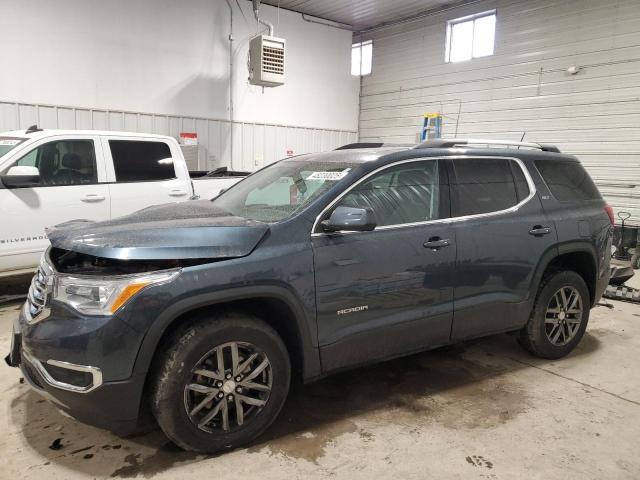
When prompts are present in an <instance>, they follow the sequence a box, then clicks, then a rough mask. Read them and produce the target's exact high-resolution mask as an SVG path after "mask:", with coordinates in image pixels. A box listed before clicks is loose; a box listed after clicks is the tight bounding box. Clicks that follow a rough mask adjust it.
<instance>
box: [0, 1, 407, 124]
mask: <svg viewBox="0 0 640 480" xmlns="http://www.w3.org/2000/svg"><path fill="white" fill-rule="evenodd" d="M416 1H417V0H416ZM228 3H229V4H231V6H232V7H233V10H232V11H233V39H234V42H233V52H232V53H230V50H229V35H230V33H231V31H230V28H231V25H230V20H231V15H230V12H231V11H230V10H229V7H228ZM240 9H242V12H241V11H240ZM260 13H261V15H262V16H263V17H264V18H265V19H266V20H269V21H271V22H273V23H274V25H275V35H277V36H279V37H283V38H285V39H286V41H287V51H286V55H287V65H286V70H287V72H286V75H287V81H286V83H285V85H283V86H280V87H277V88H265V89H263V88H260V87H256V86H253V85H249V83H248V81H247V76H248V71H247V53H248V48H249V39H250V38H251V37H253V36H254V35H255V34H256V32H258V25H257V24H256V21H255V19H254V18H253V12H252V10H251V2H247V1H246V0H242V1H240V2H236V1H231V2H226V1H225V0H181V1H162V2H158V1H157V0H135V1H131V0H109V1H106V2H105V1H103V0H64V1H62V2H56V1H43V0H0V19H1V23H2V28H0V45H2V47H3V49H2V60H3V61H2V69H1V72H0V99H1V100H11V101H17V102H24V103H29V104H50V105H78V106H83V107H97V108H101V109H110V110H111V109H112V110H113V111H123V110H124V111H133V112H163V113H167V114H171V115H178V116H179V115H185V116H188V117H202V118H225V119H230V120H239V121H244V122H253V123H256V122H257V123H270V124H286V125H309V126H314V127H320V128H337V129H342V130H356V129H357V116H358V92H359V82H358V79H357V78H355V77H352V76H351V74H350V59H351V40H352V38H351V32H349V31H346V30H339V29H336V28H331V27H327V26H324V25H319V24H316V23H309V22H306V21H304V20H303V19H302V16H301V15H300V14H298V13H295V12H291V11H287V10H282V9H280V10H278V9H276V8H274V7H272V6H269V5H264V6H263V7H262V8H261V9H260ZM230 61H232V62H233V68H231V65H230V63H231V62H230ZM9 66H10V67H9ZM230 77H231V78H230ZM230 80H232V81H230ZM230 86H232V87H233V88H232V90H233V103H234V117H233V118H231V117H230V116H229V114H230V112H229V97H230V93H231V88H230ZM33 117H34V115H32V118H33ZM43 120H45V121H49V117H48V116H46V117H43ZM109 120H111V119H109ZM99 121H100V122H101V123H105V121H106V119H100V120H99ZM147 121H148V119H146V118H144V117H142V118H141V119H140V122H142V125H141V126H139V127H138V128H144V129H147V128H148V127H147V125H148V124H147V123H146V122H147ZM33 123H36V122H35V120H34V121H33ZM125 123H126V122H125ZM127 128H131V124H130V123H127Z"/></svg>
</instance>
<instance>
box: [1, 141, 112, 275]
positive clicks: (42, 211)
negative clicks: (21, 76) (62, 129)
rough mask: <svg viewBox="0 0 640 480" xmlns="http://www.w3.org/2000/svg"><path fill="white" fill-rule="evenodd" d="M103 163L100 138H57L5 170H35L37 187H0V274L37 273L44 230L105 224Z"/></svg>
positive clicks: (106, 195) (39, 146)
mask: <svg viewBox="0 0 640 480" xmlns="http://www.w3.org/2000/svg"><path fill="white" fill-rule="evenodd" d="M101 158H102V157H101V155H100V143H99V141H98V137H96V136H91V135H88V136H73V137H66V136H60V137H55V140H52V139H51V138H49V139H46V140H43V141H42V142H40V143H38V144H36V145H35V146H34V148H32V149H31V150H30V151H28V152H27V153H25V154H24V155H22V156H21V157H20V158H18V159H16V160H15V162H12V163H11V164H10V165H9V166H8V167H7V168H6V170H8V169H9V168H11V167H13V166H33V167H37V168H38V170H39V172H40V184H39V185H38V186H36V187H24V188H6V187H4V186H2V185H0V218H2V219H3V222H2V223H3V225H2V233H1V234H0V257H2V267H1V269H0V273H5V274H7V273H8V272H11V271H16V273H17V271H18V270H26V269H30V268H35V267H36V266H37V265H38V262H39V259H40V255H41V253H42V252H43V251H44V250H45V249H46V248H47V246H48V245H49V241H48V240H47V237H46V234H45V228H46V227H50V226H53V225H57V224H59V223H63V222H67V221H69V220H74V219H88V220H98V221H99V220H108V219H109V216H110V215H109V198H108V195H109V191H108V188H107V185H106V184H102V183H101V182H105V181H106V172H105V170H104V162H102V161H99V160H100V159H101ZM6 170H5V172H6ZM5 172H3V173H5Z"/></svg>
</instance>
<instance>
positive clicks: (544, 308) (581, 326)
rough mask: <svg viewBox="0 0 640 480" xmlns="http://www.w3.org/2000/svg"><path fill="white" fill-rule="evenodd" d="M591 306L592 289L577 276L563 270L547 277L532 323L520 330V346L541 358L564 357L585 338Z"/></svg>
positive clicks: (537, 299) (540, 290) (531, 319)
mask: <svg viewBox="0 0 640 480" xmlns="http://www.w3.org/2000/svg"><path fill="white" fill-rule="evenodd" d="M590 306H591V305H590V296H589V290H588V288H587V285H586V283H585V281H584V280H583V279H582V277H581V276H580V275H578V274H577V273H575V272H573V271H561V272H557V273H554V274H552V275H550V276H548V277H546V278H545V279H544V280H543V282H542V284H541V285H540V289H539V290H538V295H537V298H536V301H535V303H534V306H533V311H532V312H531V317H530V318H529V322H528V323H527V325H526V326H525V327H524V328H523V329H522V330H521V331H520V336H519V339H518V340H519V342H520V344H521V345H522V346H523V347H524V348H525V349H526V350H528V351H529V352H531V353H532V354H533V355H536V356H538V357H542V358H549V359H556V358H561V357H564V356H565V355H567V354H569V352H571V351H572V350H573V349H574V348H575V346H576V345H577V344H578V343H579V342H580V339H581V338H582V336H583V335H584V332H585V330H586V328H587V323H588V322H589V311H590Z"/></svg>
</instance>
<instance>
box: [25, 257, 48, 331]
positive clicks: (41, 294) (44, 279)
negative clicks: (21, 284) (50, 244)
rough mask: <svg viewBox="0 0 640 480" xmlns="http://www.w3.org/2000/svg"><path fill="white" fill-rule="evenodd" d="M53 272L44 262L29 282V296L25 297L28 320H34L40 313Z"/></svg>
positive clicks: (45, 302)
mask: <svg viewBox="0 0 640 480" xmlns="http://www.w3.org/2000/svg"><path fill="white" fill-rule="evenodd" d="M52 273H53V270H52V269H51V267H49V265H47V264H46V262H44V261H43V262H41V263H40V266H39V267H38V270H37V272H36V274H35V275H34V277H33V280H31V287H29V294H28V296H27V312H28V314H29V315H28V317H30V318H28V320H29V321H32V320H34V319H35V318H36V317H37V316H38V315H40V314H41V313H42V311H43V310H44V308H45V306H46V304H47V296H48V293H49V286H50V285H51V280H52Z"/></svg>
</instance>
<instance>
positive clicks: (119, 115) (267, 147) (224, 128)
mask: <svg viewBox="0 0 640 480" xmlns="http://www.w3.org/2000/svg"><path fill="white" fill-rule="evenodd" d="M33 124H37V125H38V126H40V127H41V128H61V129H90V130H117V131H126V132H143V133H156V134H160V135H170V136H172V137H176V138H178V136H179V134H180V132H197V133H198V143H199V168H201V169H203V170H204V169H207V170H209V169H213V168H216V167H220V166H227V167H232V168H233V169H234V170H246V171H253V170H256V169H257V168H259V167H261V166H263V165H267V164H269V163H272V162H274V161H276V160H279V159H281V158H284V157H285V156H286V155H287V150H292V151H293V153H294V154H295V155H298V154H301V153H310V152H320V151H326V150H332V149H334V148H336V147H339V146H340V145H344V144H346V143H351V142H355V141H356V138H357V134H356V132H353V131H344V130H329V129H322V128H310V127H298V126H291V125H273V124H263V123H248V122H233V124H232V123H231V122H229V121H228V120H221V119H214V118H196V117H187V116H184V117H183V116H174V115H162V114H153V113H138V112H124V111H115V110H101V109H89V108H80V107H69V106H56V105H42V104H39V105H38V104H27V103H15V102H7V101H0V132H3V131H7V130H16V129H22V128H27V127H29V126H30V125H33ZM232 128H233V143H234V145H233V161H232V159H231V129H232Z"/></svg>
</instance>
